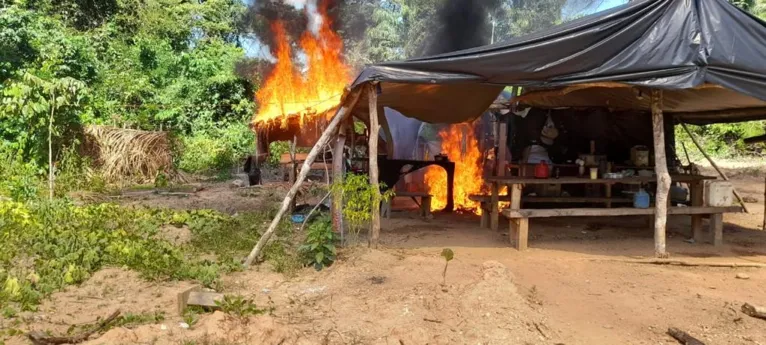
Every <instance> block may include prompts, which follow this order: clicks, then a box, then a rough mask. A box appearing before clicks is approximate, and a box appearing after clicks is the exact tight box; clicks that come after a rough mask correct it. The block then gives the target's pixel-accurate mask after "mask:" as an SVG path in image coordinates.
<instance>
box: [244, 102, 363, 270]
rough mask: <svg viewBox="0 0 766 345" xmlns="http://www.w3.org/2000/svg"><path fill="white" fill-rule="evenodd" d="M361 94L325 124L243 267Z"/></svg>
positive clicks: (252, 258)
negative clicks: (280, 204) (280, 205)
mask: <svg viewBox="0 0 766 345" xmlns="http://www.w3.org/2000/svg"><path fill="white" fill-rule="evenodd" d="M360 94H361V91H356V92H354V93H353V94H351V95H350V98H347V99H346V102H343V103H345V105H343V106H342V107H340V108H338V111H337V112H336V113H335V116H334V117H333V119H332V121H330V123H329V124H327V128H325V130H324V132H322V136H321V137H319V140H318V141H317V143H316V144H315V145H314V147H313V148H311V152H309V154H308V156H307V157H306V160H305V161H304V162H303V167H302V168H301V172H300V174H298V178H297V179H296V181H295V183H293V186H292V187H290V190H289V191H288V192H287V195H286V196H285V199H284V200H283V201H282V207H280V208H279V211H278V212H277V214H276V215H275V216H274V219H272V220H271V224H270V225H269V228H268V229H266V232H264V233H263V236H261V239H260V240H258V243H257V244H256V245H255V247H254V248H253V250H251V251H250V254H249V255H248V256H247V259H245V264H244V266H245V267H248V266H250V265H252V264H253V262H254V261H255V259H256V258H257V257H258V256H259V255H260V254H261V251H262V250H263V248H264V247H265V246H266V243H268V242H269V239H270V238H271V235H273V234H274V231H276V230H277V226H278V225H279V222H281V221H282V217H283V216H284V215H285V212H287V209H288V208H289V207H290V204H291V203H292V201H293V199H295V195H296V194H297V193H298V190H299V189H300V188H301V185H302V184H303V181H305V180H306V177H307V176H308V175H309V171H310V170H311V164H313V163H314V160H316V158H317V155H319V152H320V151H322V150H324V147H325V145H327V143H328V142H329V141H330V138H332V136H333V135H334V134H335V129H337V128H338V125H339V124H340V122H341V121H343V119H345V118H346V115H347V114H349V113H350V111H351V109H353V108H354V106H355V105H356V102H357V101H358V100H359V95H360Z"/></svg>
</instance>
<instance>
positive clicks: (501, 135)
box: [490, 116, 508, 231]
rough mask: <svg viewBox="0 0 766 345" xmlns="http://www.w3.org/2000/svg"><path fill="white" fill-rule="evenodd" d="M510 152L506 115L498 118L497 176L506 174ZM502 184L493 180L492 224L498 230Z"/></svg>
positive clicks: (493, 228)
mask: <svg viewBox="0 0 766 345" xmlns="http://www.w3.org/2000/svg"><path fill="white" fill-rule="evenodd" d="M507 152H508V123H507V122H506V121H505V116H502V117H499V118H498V135H497V155H496V156H495V171H494V173H495V176H505V165H506V160H505V157H506V155H507ZM499 195H500V184H498V183H497V182H492V200H491V201H490V202H491V204H490V210H491V214H490V226H491V228H492V230H495V231H497V229H498V227H499V224H500V197H499Z"/></svg>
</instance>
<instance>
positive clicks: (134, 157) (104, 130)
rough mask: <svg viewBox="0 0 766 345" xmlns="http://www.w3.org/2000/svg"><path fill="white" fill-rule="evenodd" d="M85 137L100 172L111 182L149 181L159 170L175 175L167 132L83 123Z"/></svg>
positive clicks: (153, 178) (174, 176)
mask: <svg viewBox="0 0 766 345" xmlns="http://www.w3.org/2000/svg"><path fill="white" fill-rule="evenodd" d="M85 135H86V141H87V143H88V147H89V148H90V150H89V151H91V154H92V155H93V158H94V160H95V162H96V164H97V165H98V166H99V168H100V170H101V173H102V174H103V176H104V177H105V178H106V179H107V180H108V181H111V182H118V181H120V182H123V181H126V180H127V181H131V182H135V183H151V182H154V180H155V178H156V177H157V176H158V175H159V174H160V173H162V174H164V175H165V176H166V177H168V178H171V179H173V178H178V177H180V176H178V174H177V173H176V171H175V169H174V168H173V154H172V139H171V138H170V137H169V136H168V133H167V132H152V131H140V130H135V129H123V128H117V127H109V126H87V127H86V128H85Z"/></svg>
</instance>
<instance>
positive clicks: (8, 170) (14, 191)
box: [0, 145, 45, 201]
mask: <svg viewBox="0 0 766 345" xmlns="http://www.w3.org/2000/svg"><path fill="white" fill-rule="evenodd" d="M0 162H3V163H2V164H0V196H4V197H7V198H11V199H12V200H15V201H25V200H31V199H35V198H37V197H39V196H40V195H41V194H42V193H43V191H44V189H45V186H44V185H43V183H42V181H41V180H40V177H39V172H40V169H39V168H38V167H37V166H36V165H35V164H34V163H31V162H25V161H24V160H23V158H22V157H21V155H19V154H16V153H15V152H14V150H12V149H11V148H10V147H8V146H3V145H0Z"/></svg>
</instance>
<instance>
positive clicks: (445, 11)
mask: <svg viewBox="0 0 766 345" xmlns="http://www.w3.org/2000/svg"><path fill="white" fill-rule="evenodd" d="M500 4H501V2H500V1H499V0H481V1H476V0H447V1H445V2H444V5H443V6H442V7H441V8H440V9H439V11H438V12H437V14H436V15H437V22H438V25H437V26H436V32H435V33H434V35H433V36H432V37H433V38H432V39H431V40H430V42H429V43H428V45H427V47H426V49H425V50H424V52H425V53H426V55H435V54H442V53H448V52H452V51H456V50H461V49H468V48H474V47H478V46H482V45H486V44H489V43H490V42H489V41H490V36H491V30H492V28H491V26H490V24H489V14H490V13H492V12H494V10H495V9H496V8H498V7H499V6H500Z"/></svg>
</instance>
